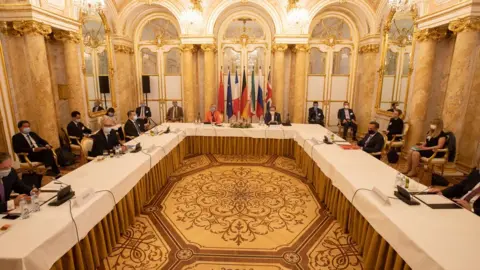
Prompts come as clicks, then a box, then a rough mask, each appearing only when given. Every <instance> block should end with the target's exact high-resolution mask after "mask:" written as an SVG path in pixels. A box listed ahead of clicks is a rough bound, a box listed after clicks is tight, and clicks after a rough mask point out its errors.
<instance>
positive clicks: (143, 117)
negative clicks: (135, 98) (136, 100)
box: [135, 101, 152, 132]
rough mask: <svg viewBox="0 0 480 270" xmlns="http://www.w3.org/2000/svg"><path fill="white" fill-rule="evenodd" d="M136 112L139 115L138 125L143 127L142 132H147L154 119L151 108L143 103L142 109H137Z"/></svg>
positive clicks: (141, 104)
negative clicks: (151, 119)
mask: <svg viewBox="0 0 480 270" xmlns="http://www.w3.org/2000/svg"><path fill="white" fill-rule="evenodd" d="M135 112H136V113H137V117H138V123H140V125H141V130H142V132H145V131H146V130H148V128H149V126H150V124H149V119H150V117H152V111H151V110H150V107H148V106H147V103H146V102H145V101H142V102H141V103H140V107H137V109H136V110H135Z"/></svg>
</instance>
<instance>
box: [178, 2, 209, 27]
mask: <svg viewBox="0 0 480 270" xmlns="http://www.w3.org/2000/svg"><path fill="white" fill-rule="evenodd" d="M190 2H191V3H192V4H191V5H190V7H189V8H188V9H187V10H185V11H184V12H182V15H181V16H180V21H181V22H183V23H185V24H188V25H198V24H200V23H201V22H202V21H203V15H202V12H203V8H202V1H201V0H190Z"/></svg>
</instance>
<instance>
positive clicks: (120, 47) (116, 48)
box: [113, 45, 133, 54]
mask: <svg viewBox="0 0 480 270" xmlns="http://www.w3.org/2000/svg"><path fill="white" fill-rule="evenodd" d="M113 50H114V51H115V52H118V53H126V54H133V48H131V47H128V46H125V45H114V46H113Z"/></svg>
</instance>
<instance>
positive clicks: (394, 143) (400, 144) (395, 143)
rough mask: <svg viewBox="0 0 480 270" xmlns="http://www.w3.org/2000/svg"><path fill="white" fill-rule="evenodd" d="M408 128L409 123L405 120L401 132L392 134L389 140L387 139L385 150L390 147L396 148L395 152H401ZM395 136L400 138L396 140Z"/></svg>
mask: <svg viewBox="0 0 480 270" xmlns="http://www.w3.org/2000/svg"><path fill="white" fill-rule="evenodd" d="M409 129H410V124H409V123H407V122H405V123H403V132H402V134H396V135H393V137H392V140H391V141H387V150H390V149H392V148H396V149H398V151H397V152H402V150H403V147H404V146H405V140H406V138H407V134H408V130H409ZM397 138H400V140H399V141H398V140H397Z"/></svg>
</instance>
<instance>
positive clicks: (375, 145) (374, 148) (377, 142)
mask: <svg viewBox="0 0 480 270" xmlns="http://www.w3.org/2000/svg"><path fill="white" fill-rule="evenodd" d="M368 137H370V134H368V133H367V135H365V137H363V139H362V140H361V141H359V142H358V146H361V147H363V151H365V152H367V153H375V152H380V151H382V148H383V144H384V143H385V140H384V139H383V136H382V134H380V133H378V132H377V133H375V135H373V137H372V138H371V139H370V141H369V142H368V144H367V145H365V142H366V141H367V139H368Z"/></svg>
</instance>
